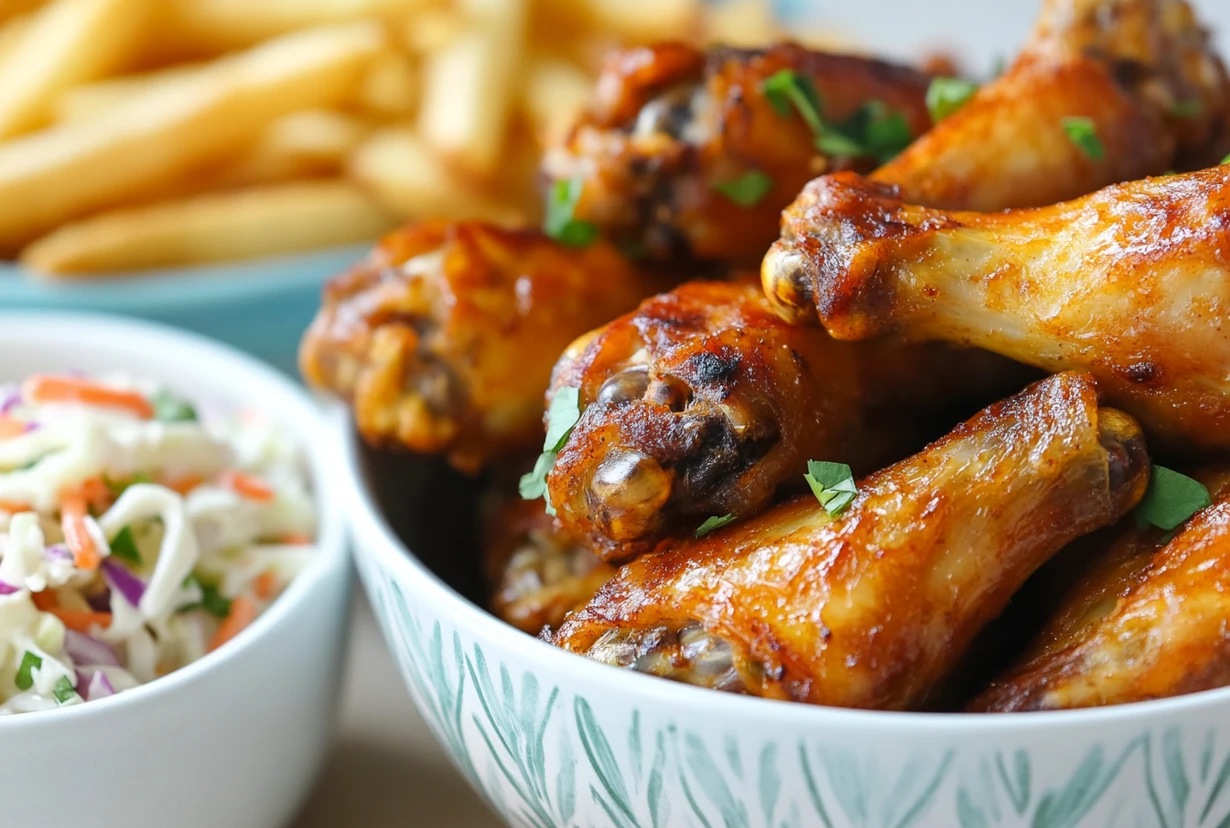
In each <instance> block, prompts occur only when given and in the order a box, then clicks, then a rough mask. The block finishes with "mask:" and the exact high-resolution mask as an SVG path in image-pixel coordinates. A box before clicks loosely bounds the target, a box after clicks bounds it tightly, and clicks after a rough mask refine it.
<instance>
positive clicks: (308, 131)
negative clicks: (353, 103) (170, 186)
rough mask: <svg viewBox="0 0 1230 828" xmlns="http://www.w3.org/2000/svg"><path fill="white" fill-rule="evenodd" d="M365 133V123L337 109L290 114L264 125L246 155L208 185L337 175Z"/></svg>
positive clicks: (245, 184) (245, 183)
mask: <svg viewBox="0 0 1230 828" xmlns="http://www.w3.org/2000/svg"><path fill="white" fill-rule="evenodd" d="M370 131H371V125H370V124H369V123H368V122H367V121H365V120H364V119H362V118H360V117H358V116H357V115H352V114H350V113H347V112H342V111H340V110H335V109H307V110H303V111H302V112H292V113H291V114H289V115H284V116H282V117H281V118H279V119H278V120H276V121H274V122H273V123H272V124H270V125H269V128H268V129H266V130H265V132H264V133H263V134H262V135H261V137H260V138H259V139H258V140H257V142H256V145H255V146H254V147H252V149H251V150H249V151H248V153H247V154H246V155H243V156H242V157H240V158H239V160H237V161H235V162H233V163H231V164H228V165H227V166H225V167H223V168H222V169H220V170H218V172H217V173H216V174H215V175H212V176H210V177H209V181H210V184H211V185H212V186H213V187H215V188H233V187H246V186H251V185H255V184H268V183H272V182H275V181H287V180H290V179H294V178H313V177H320V176H326V175H338V174H340V173H341V172H342V170H343V168H344V167H345V164H346V159H347V157H348V156H349V155H350V154H351V153H352V152H353V151H354V150H355V149H356V148H357V147H358V146H359V145H360V144H361V143H362V141H363V139H364V138H366V137H367V135H368V133H369V132H370Z"/></svg>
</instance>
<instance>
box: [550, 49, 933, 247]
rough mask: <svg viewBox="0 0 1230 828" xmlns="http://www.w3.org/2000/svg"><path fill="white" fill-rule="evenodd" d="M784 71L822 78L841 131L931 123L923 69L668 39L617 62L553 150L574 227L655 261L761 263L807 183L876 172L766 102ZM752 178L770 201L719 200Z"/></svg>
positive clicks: (826, 112)
mask: <svg viewBox="0 0 1230 828" xmlns="http://www.w3.org/2000/svg"><path fill="white" fill-rule="evenodd" d="M781 70H792V71H794V72H797V73H799V74H800V75H802V76H805V77H807V78H809V79H810V80H811V81H812V83H813V84H814V86H815V89H816V90H817V91H818V93H819V98H820V101H819V103H820V109H819V111H820V113H821V114H822V115H823V116H824V117H825V118H827V119H829V120H830V121H832V122H836V123H842V122H849V121H850V120H851V119H853V118H865V117H874V118H876V119H878V120H879V122H880V123H883V124H886V125H888V124H890V123H891V125H892V126H893V127H894V128H895V131H896V132H897V133H898V135H899V138H900V139H901V143H902V144H904V143H905V142H906V141H908V140H909V139H910V138H912V137H913V136H916V135H918V134H919V133H920V132H922V131H923V130H925V129H926V128H927V127H928V126H930V116H929V115H928V113H927V107H926V102H925V98H926V93H927V85H928V83H929V79H928V78H927V77H926V76H925V75H922V74H920V73H918V72H916V71H914V70H912V69H907V68H905V67H900V66H893V65H890V64H887V63H882V62H880V61H876V60H870V59H868V58H863V57H855V56H849V55H831V54H822V53H819V52H809V51H808V50H806V49H804V48H802V47H800V46H796V45H794V44H789V43H783V44H779V45H776V46H772V47H770V48H768V49H764V50H758V51H747V50H739V49H729V48H718V49H714V50H712V51H711V52H708V53H706V52H704V51H702V50H700V49H697V48H695V47H693V46H687V45H684V44H681V43H668V44H661V45H658V46H652V47H644V48H638V49H630V50H626V51H623V52H617V53H616V54H614V55H613V56H612V57H611V58H610V59H609V60H608V62H607V64H606V67H605V70H604V71H603V73H602V75H601V77H600V79H599V81H598V86H597V92H596V100H595V102H594V105H593V107H592V109H591V111H590V113H589V114H588V115H587V116H586V117H585V118H584V119H583V120H582V121H581V123H579V124H578V125H577V126H576V127H575V128H574V129H573V130H572V132H571V134H570V135H568V136H567V138H566V139H565V141H564V142H563V144H562V145H559V146H555V147H552V148H550V149H548V151H547V152H546V154H545V156H544V159H543V170H544V173H545V177H546V178H547V179H548V181H569V180H575V179H579V180H580V181H581V182H582V191H581V196H580V200H579V202H578V204H577V206H576V208H575V215H576V217H578V218H581V219H585V220H588V221H592V222H595V223H597V224H598V225H599V226H601V227H602V228H604V229H605V230H606V231H607V233H608V235H609V236H610V237H611V238H613V239H617V240H619V241H622V242H625V243H631V244H634V245H636V246H637V247H643V248H644V249H645V250H646V251H647V252H648V253H649V254H651V255H653V256H655V257H658V258H666V257H671V256H674V255H676V254H679V253H687V254H690V255H692V256H695V257H697V258H701V259H710V260H722V261H730V262H743V263H751V262H757V261H759V260H760V257H761V256H763V255H764V251H765V249H766V248H767V247H768V246H769V245H770V244H771V243H772V242H773V240H774V239H775V238H777V222H778V215H779V214H780V212H781V210H782V208H783V207H785V206H786V205H787V204H789V203H790V200H791V199H792V198H793V197H794V196H795V195H796V194H797V193H798V191H799V188H801V187H802V186H803V184H804V183H806V182H807V180H808V179H809V178H811V177H812V176H815V175H817V174H819V173H821V172H824V171H825V170H827V169H834V168H835V169H842V168H848V167H851V166H853V167H856V168H858V169H863V170H868V169H871V168H872V167H874V166H875V165H876V163H877V162H878V159H877V158H876V157H874V156H869V155H861V156H856V157H849V156H837V155H833V154H823V153H821V152H819V151H818V150H817V146H816V138H815V135H814V134H813V131H812V129H811V128H809V126H808V124H807V123H806V122H805V121H804V119H803V118H802V117H800V115H799V114H798V113H797V112H796V111H795V110H794V109H793V108H791V105H790V104H788V103H787V104H785V106H784V107H783V106H782V104H781V102H780V101H779V102H778V103H777V105H776V107H777V108H775V104H774V102H771V101H770V100H769V99H768V98H767V97H766V95H765V92H764V89H763V86H762V85H763V84H764V82H765V81H766V80H767V79H768V78H770V77H772V76H773V75H774V74H775V73H778V72H779V71H781ZM890 119H891V120H890ZM897 149H900V147H897ZM848 151H852V152H858V150H857V149H851V150H848ZM749 174H750V175H752V176H754V177H759V176H767V178H761V179H759V182H758V183H760V182H763V184H762V186H765V187H766V188H767V189H766V191H765V192H763V193H759V192H756V191H753V192H752V194H751V195H749V196H747V197H746V198H744V197H741V196H737V197H731V196H730V195H727V194H724V193H723V192H722V190H723V189H725V188H726V187H727V185H730V184H731V183H733V182H737V181H739V180H740V179H741V177H743V176H746V175H749ZM752 196H754V197H752ZM740 201H744V202H745V203H739V202H740Z"/></svg>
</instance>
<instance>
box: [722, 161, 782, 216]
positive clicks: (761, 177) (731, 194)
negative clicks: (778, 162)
mask: <svg viewBox="0 0 1230 828" xmlns="http://www.w3.org/2000/svg"><path fill="white" fill-rule="evenodd" d="M713 189H715V190H717V191H718V192H719V193H721V194H722V195H724V196H726V197H727V198H729V199H730V200H731V201H733V202H734V203H735V204H738V205H739V206H740V207H754V206H756V205H757V204H759V203H760V200H761V199H762V198H764V197H765V196H767V195H768V194H769V191H770V190H772V189H773V179H772V178H770V177H769V176H767V175H765V174H764V173H762V172H761V171H760V170H749V171H747V172H745V173H744V174H743V175H741V176H739V177H738V178H734V179H731V180H730V181H719V182H717V183H716V184H714V185H713Z"/></svg>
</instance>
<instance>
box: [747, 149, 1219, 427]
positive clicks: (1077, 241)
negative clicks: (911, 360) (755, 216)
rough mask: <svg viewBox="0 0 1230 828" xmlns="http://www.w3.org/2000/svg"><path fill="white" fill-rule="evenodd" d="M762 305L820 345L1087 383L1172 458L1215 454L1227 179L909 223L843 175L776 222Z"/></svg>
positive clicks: (870, 187) (939, 213)
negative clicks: (883, 340)
mask: <svg viewBox="0 0 1230 828" xmlns="http://www.w3.org/2000/svg"><path fill="white" fill-rule="evenodd" d="M762 278H763V281H764V286H765V290H766V292H767V293H768V295H769V296H770V297H771V299H772V301H773V304H774V306H775V308H776V309H777V310H778V312H779V313H780V314H781V315H782V316H783V317H785V318H787V319H790V320H792V321H796V322H812V323H815V322H816V321H817V320H818V321H819V322H821V323H822V324H823V325H824V326H825V328H827V330H828V331H829V333H831V334H832V335H833V336H835V337H837V338H838V339H844V340H858V339H866V338H871V337H876V336H879V335H882V334H891V335H894V336H896V337H900V338H905V339H909V340H919V341H927V340H943V341H947V342H953V343H958V344H961V345H974V346H977V347H980V348H985V349H987V350H990V351H996V352H998V353H1001V354H1004V355H1005V356H1008V357H1011V358H1013V359H1016V360H1019V361H1021V362H1025V363H1029V364H1032V365H1036V366H1038V367H1040V368H1043V369H1046V370H1049V371H1062V370H1067V369H1079V370H1087V371H1089V372H1090V373H1092V374H1093V375H1094V376H1096V377H1097V379H1098V383H1099V387H1100V388H1101V389H1102V391H1103V393H1104V394H1105V395H1106V398H1107V400H1108V401H1109V402H1111V403H1112V404H1114V405H1117V406H1120V407H1122V408H1123V409H1124V410H1126V411H1128V412H1129V413H1131V414H1132V415H1134V416H1136V417H1138V418H1139V419H1140V420H1141V422H1142V424H1143V425H1144V426H1145V428H1146V430H1148V431H1149V434H1150V437H1151V438H1152V437H1153V436H1154V435H1156V436H1157V437H1158V438H1159V439H1160V441H1161V442H1163V443H1164V444H1166V445H1169V446H1173V447H1199V448H1206V449H1223V450H1224V449H1227V448H1230V327H1228V326H1227V325H1226V324H1225V322H1224V316H1225V313H1226V308H1227V307H1230V166H1221V167H1214V168H1212V169H1209V170H1204V171H1201V172H1196V173H1189V174H1187V175H1174V176H1166V177H1161V178H1150V179H1147V180H1144V181H1136V182H1130V183H1127V184H1121V185H1117V186H1113V187H1108V188H1106V189H1104V190H1102V191H1100V192H1097V193H1094V194H1093V195H1090V196H1088V197H1085V198H1081V199H1078V200H1076V201H1072V202H1067V203H1064V204H1059V205H1056V206H1053V207H1046V208H1039V209H1033V210H1014V211H1009V212H1004V213H969V212H957V211H943V210H934V209H928V208H923V207H916V206H913V205H911V204H908V203H906V202H903V201H902V200H901V198H900V197H899V196H898V194H897V192H896V191H895V190H894V189H893V188H891V187H888V186H885V185H881V184H875V183H873V182H870V181H868V180H867V179H864V178H861V177H859V176H858V175H855V174H853V173H839V174H837V175H832V176H825V177H823V178H819V179H817V180H816V181H813V182H812V183H811V184H809V185H808V187H807V189H806V190H804V192H803V194H802V195H801V196H800V197H799V199H798V200H797V201H796V202H795V203H794V204H793V205H792V206H791V207H790V209H789V210H788V211H787V212H786V213H785V214H784V216H783V237H782V239H781V240H780V241H779V242H777V243H776V244H775V245H774V246H773V249H772V250H770V251H769V254H768V255H767V256H766V257H765V261H764V268H763V271H762Z"/></svg>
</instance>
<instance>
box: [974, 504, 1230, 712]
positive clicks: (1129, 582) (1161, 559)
mask: <svg viewBox="0 0 1230 828" xmlns="http://www.w3.org/2000/svg"><path fill="white" fill-rule="evenodd" d="M1141 560H1142V558H1141V557H1139V556H1129V557H1126V558H1124V559H1123V562H1124V563H1125V564H1126V566H1125V565H1123V564H1121V565H1120V567H1119V570H1120V571H1119V572H1115V571H1114V570H1113V569H1112V570H1110V571H1109V572H1108V573H1105V574H1107V575H1109V577H1106V578H1104V579H1103V580H1096V579H1095V580H1093V581H1092V582H1091V584H1090V587H1091V588H1087V591H1084V592H1081V593H1079V594H1078V600H1079V599H1080V598H1081V597H1084V596H1087V595H1093V596H1095V597H1097V598H1098V599H1099V600H1098V601H1097V602H1095V603H1091V604H1089V605H1088V606H1086V607H1085V612H1084V613H1078V614H1076V615H1074V616H1072V617H1070V618H1067V619H1061V621H1060V622H1059V623H1060V624H1061V625H1062V626H1060V627H1059V629H1058V632H1059V633H1060V634H1059V635H1058V636H1055V637H1053V638H1051V639H1048V640H1046V641H1045V642H1044V645H1043V646H1042V647H1041V648H1040V649H1039V652H1038V654H1037V655H1036V657H1034V658H1033V659H1031V660H1029V661H1027V662H1026V663H1025V664H1024V665H1023V666H1022V667H1020V668H1019V669H1017V670H1016V671H1014V672H1012V673H1011V674H1009V675H1008V676H1006V677H1005V678H1003V679H1001V680H1000V681H998V682H996V683H994V684H993V685H992V686H991V687H990V688H989V689H988V690H987V691H986V692H985V693H984V694H983V695H982V696H980V697H978V698H977V699H975V700H974V702H973V703H972V704H971V706H970V709H971V710H975V711H986V712H1005V711H1026V710H1054V709H1062V708H1071V707H1093V706H1099V705H1107V704H1121V703H1124V702H1131V701H1144V700H1147V699H1158V698H1165V697H1168V696H1177V695H1181V694H1183V693H1193V692H1196V691H1197V690H1208V689H1210V688H1213V687H1222V686H1225V685H1227V684H1230V635H1228V634H1227V628H1226V618H1227V617H1228V616H1230V495H1226V494H1223V495H1222V496H1221V497H1219V498H1218V499H1217V501H1216V502H1215V503H1214V504H1213V505H1212V506H1209V507H1208V508H1206V509H1203V510H1201V511H1200V512H1198V513H1197V514H1196V515H1195V517H1193V518H1192V519H1191V520H1189V521H1188V523H1187V524H1186V526H1185V527H1184V529H1183V530H1182V531H1181V532H1180V533H1179V534H1178V535H1177V536H1175V538H1174V539H1173V540H1172V541H1170V543H1168V544H1166V545H1165V547H1164V548H1163V549H1161V551H1159V552H1157V553H1156V554H1154V555H1152V556H1146V557H1144V558H1143V561H1144V563H1145V565H1144V566H1143V567H1142V566H1139V562H1140V561H1141ZM1112 563H1113V562H1112ZM1124 569H1127V570H1128V577H1126V578H1125V577H1122V570H1124ZM1117 592H1122V594H1121V595H1118V594H1116V593H1117ZM1079 607H1080V605H1079V604H1077V605H1076V608H1079ZM1065 622H1066V623H1065Z"/></svg>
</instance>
